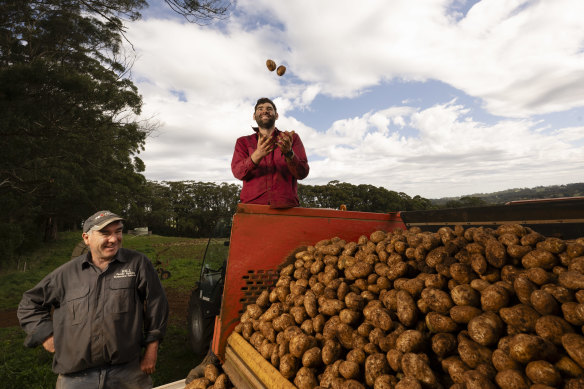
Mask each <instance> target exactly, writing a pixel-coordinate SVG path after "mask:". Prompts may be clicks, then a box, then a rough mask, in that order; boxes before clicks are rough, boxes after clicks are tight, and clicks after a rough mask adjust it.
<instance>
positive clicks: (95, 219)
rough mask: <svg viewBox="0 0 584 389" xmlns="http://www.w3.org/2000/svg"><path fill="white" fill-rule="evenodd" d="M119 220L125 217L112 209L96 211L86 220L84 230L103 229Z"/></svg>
mask: <svg viewBox="0 0 584 389" xmlns="http://www.w3.org/2000/svg"><path fill="white" fill-rule="evenodd" d="M118 220H124V218H123V217H121V216H118V215H116V214H115V213H113V212H110V211H99V212H96V213H94V214H93V215H91V216H90V217H88V218H87V220H85V223H83V232H84V233H86V232H87V231H89V230H101V229H102V228H103V227H105V226H107V225H108V224H110V223H112V222H115V221H118Z"/></svg>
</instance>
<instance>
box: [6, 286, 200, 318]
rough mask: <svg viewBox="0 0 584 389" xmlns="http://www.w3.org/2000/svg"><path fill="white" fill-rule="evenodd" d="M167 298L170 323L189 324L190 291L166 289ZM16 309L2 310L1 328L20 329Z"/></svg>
mask: <svg viewBox="0 0 584 389" xmlns="http://www.w3.org/2000/svg"><path fill="white" fill-rule="evenodd" d="M165 291H166V297H167V298H168V304H169V307H170V308H169V322H171V323H172V324H175V325H185V326H186V323H187V310H188V308H189V297H190V295H191V292H190V291H184V290H176V289H172V288H166V289H165ZM18 326H20V324H19V323H18V318H17V317H16V309H9V310H3V311H2V310H0V328H6V327H18Z"/></svg>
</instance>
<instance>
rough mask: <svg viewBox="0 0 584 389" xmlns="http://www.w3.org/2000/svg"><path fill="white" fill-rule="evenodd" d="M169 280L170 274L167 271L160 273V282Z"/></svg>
mask: <svg viewBox="0 0 584 389" xmlns="http://www.w3.org/2000/svg"><path fill="white" fill-rule="evenodd" d="M169 278H170V272H169V271H168V270H163V271H161V272H160V279H161V280H168V279H169Z"/></svg>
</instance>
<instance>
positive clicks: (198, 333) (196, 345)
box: [187, 289, 215, 358]
mask: <svg viewBox="0 0 584 389" xmlns="http://www.w3.org/2000/svg"><path fill="white" fill-rule="evenodd" d="M214 324H215V323H214V318H213V317H209V318H205V316H204V315H203V306H202V301H201V299H200V298H199V291H198V290H197V289H195V290H193V293H192V294H191V299H190V300H189V312H188V316H187V329H188V338H189V345H190V346H191V349H192V350H193V352H194V353H195V355H196V356H197V357H201V358H203V357H204V356H205V355H207V351H208V350H209V347H210V346H211V340H212V339H213V327H214Z"/></svg>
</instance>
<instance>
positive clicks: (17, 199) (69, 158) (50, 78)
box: [0, 0, 230, 258]
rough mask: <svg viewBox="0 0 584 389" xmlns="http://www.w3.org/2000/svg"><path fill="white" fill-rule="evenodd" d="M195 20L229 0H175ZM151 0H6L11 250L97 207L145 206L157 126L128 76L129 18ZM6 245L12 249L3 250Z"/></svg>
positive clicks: (2, 5)
mask: <svg viewBox="0 0 584 389" xmlns="http://www.w3.org/2000/svg"><path fill="white" fill-rule="evenodd" d="M166 1H167V3H168V4H169V5H170V6H171V8H172V9H174V10H175V11H177V12H179V13H180V14H181V15H183V16H184V17H185V18H187V19H189V20H191V21H194V22H200V23H204V22H208V21H209V20H211V19H212V18H220V17H223V16H225V15H226V14H227V10H228V8H229V6H230V3H229V2H226V1H222V0H203V1H194V0H166ZM147 5H148V3H147V1H146V0H0V110H1V112H2V120H1V121H0V139H1V141H2V145H3V147H2V152H1V153H0V233H1V234H2V237H3V240H4V239H6V240H7V241H4V242H2V243H4V244H2V245H0V246H1V247H2V248H0V255H2V258H6V257H7V256H10V253H11V252H13V251H14V250H15V249H16V248H18V247H19V246H23V244H24V243H25V242H26V241H27V239H28V240H29V241H34V240H35V238H36V237H38V236H43V235H44V237H45V238H46V239H52V238H54V237H55V234H56V231H57V229H58V228H75V227H78V226H80V224H81V222H82V219H83V218H84V217H86V216H87V215H88V214H90V213H91V212H94V211H95V210H96V209H101V208H108V209H112V210H113V211H116V212H120V213H124V212H128V211H129V210H130V209H133V210H134V211H135V210H136V206H134V205H133V204H134V202H135V200H134V198H133V197H134V196H135V194H136V193H138V192H139V191H140V189H141V188H143V187H144V186H145V185H146V180H145V179H144V177H143V176H142V175H141V174H140V173H141V172H142V171H144V168H145V166H144V163H143V162H142V161H141V160H140V159H139V158H138V154H139V152H140V151H141V150H143V148H144V145H145V140H146V137H147V135H148V133H149V132H150V131H151V128H149V126H148V123H145V122H140V121H138V119H137V116H138V115H139V113H140V109H141V106H142V100H141V97H140V95H139V93H138V90H137V88H136V86H135V85H134V84H133V83H132V81H131V80H130V79H129V78H128V71H129V67H130V64H131V60H129V59H128V56H127V53H126V52H124V50H123V45H122V41H123V39H125V38H124V33H125V26H124V22H125V21H126V20H136V19H138V18H140V16H141V14H140V11H141V10H142V9H143V8H144V7H146V6H147ZM3 250H7V252H4V251H3Z"/></svg>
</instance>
